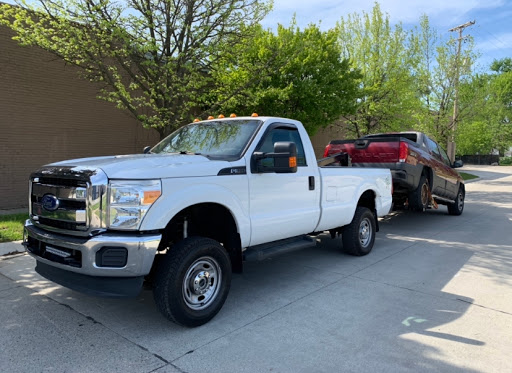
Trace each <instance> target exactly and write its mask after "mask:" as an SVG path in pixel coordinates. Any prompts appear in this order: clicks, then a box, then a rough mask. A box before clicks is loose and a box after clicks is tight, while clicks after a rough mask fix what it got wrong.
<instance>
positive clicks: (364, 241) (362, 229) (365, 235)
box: [359, 219, 372, 247]
mask: <svg viewBox="0 0 512 373" xmlns="http://www.w3.org/2000/svg"><path fill="white" fill-rule="evenodd" d="M371 229H372V226H371V224H370V222H369V221H368V219H364V220H363V221H362V222H361V225H360V226H359V241H360V242H361V246H363V247H366V246H367V245H368V244H369V242H370V240H371Z"/></svg>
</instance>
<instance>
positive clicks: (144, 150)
mask: <svg viewBox="0 0 512 373" xmlns="http://www.w3.org/2000/svg"><path fill="white" fill-rule="evenodd" d="M150 150H151V146H145V147H144V149H142V153H143V154H149V151H150Z"/></svg>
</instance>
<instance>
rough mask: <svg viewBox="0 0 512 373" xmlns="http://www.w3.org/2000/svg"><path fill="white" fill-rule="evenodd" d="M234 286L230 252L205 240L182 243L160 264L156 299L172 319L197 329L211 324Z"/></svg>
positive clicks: (166, 315) (168, 253) (199, 239)
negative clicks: (232, 283) (231, 286)
mask: <svg viewBox="0 0 512 373" xmlns="http://www.w3.org/2000/svg"><path fill="white" fill-rule="evenodd" d="M230 285H231V262H230V259H229V256H228V253H227V252H226V250H225V249H224V248H223V247H222V246H221V245H220V244H219V243H218V242H217V241H214V240H212V239H209V238H204V237H190V238H185V239H184V240H182V241H180V242H178V243H177V244H176V245H174V246H172V247H171V249H170V250H169V251H168V252H167V253H166V254H165V255H164V258H163V259H162V260H161V262H160V263H159V265H158V268H157V273H156V279H155V288H154V290H153V296H154V299H155V303H156V306H157V308H158V309H159V310H160V312H161V313H162V314H163V315H164V316H165V317H166V318H168V319H169V320H171V321H173V322H175V323H177V324H180V325H184V326H189V327H194V326H199V325H203V324H205V323H207V322H208V321H210V320H211V319H212V318H213V317H214V316H215V315H216V314H217V313H218V312H219V311H220V309H221V308H222V306H223V305H224V302H225V300H226V298H227V296H228V292H229V288H230Z"/></svg>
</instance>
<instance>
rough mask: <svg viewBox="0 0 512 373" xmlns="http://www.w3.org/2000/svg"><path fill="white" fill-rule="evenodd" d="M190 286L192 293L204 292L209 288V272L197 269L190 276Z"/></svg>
mask: <svg viewBox="0 0 512 373" xmlns="http://www.w3.org/2000/svg"><path fill="white" fill-rule="evenodd" d="M191 280H192V283H191V284H190V288H191V289H193V291H194V294H197V295H200V294H204V293H206V292H207V291H208V289H209V288H210V272H208V271H199V272H197V273H196V274H195V276H193V277H192V279H191Z"/></svg>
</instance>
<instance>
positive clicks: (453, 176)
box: [439, 147, 459, 199]
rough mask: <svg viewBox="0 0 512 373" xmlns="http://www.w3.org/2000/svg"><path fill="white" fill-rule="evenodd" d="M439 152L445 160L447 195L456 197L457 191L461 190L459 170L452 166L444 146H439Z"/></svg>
mask: <svg viewBox="0 0 512 373" xmlns="http://www.w3.org/2000/svg"><path fill="white" fill-rule="evenodd" d="M439 152H440V153H441V158H442V160H443V166H444V167H443V168H444V172H445V176H446V193H447V197H449V198H454V199H455V197H456V196H457V193H458V192H459V185H458V182H459V180H458V174H457V172H456V171H455V170H454V169H453V168H452V166H451V162H450V158H448V155H447V154H446V152H445V151H444V149H443V148H442V147H439Z"/></svg>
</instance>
